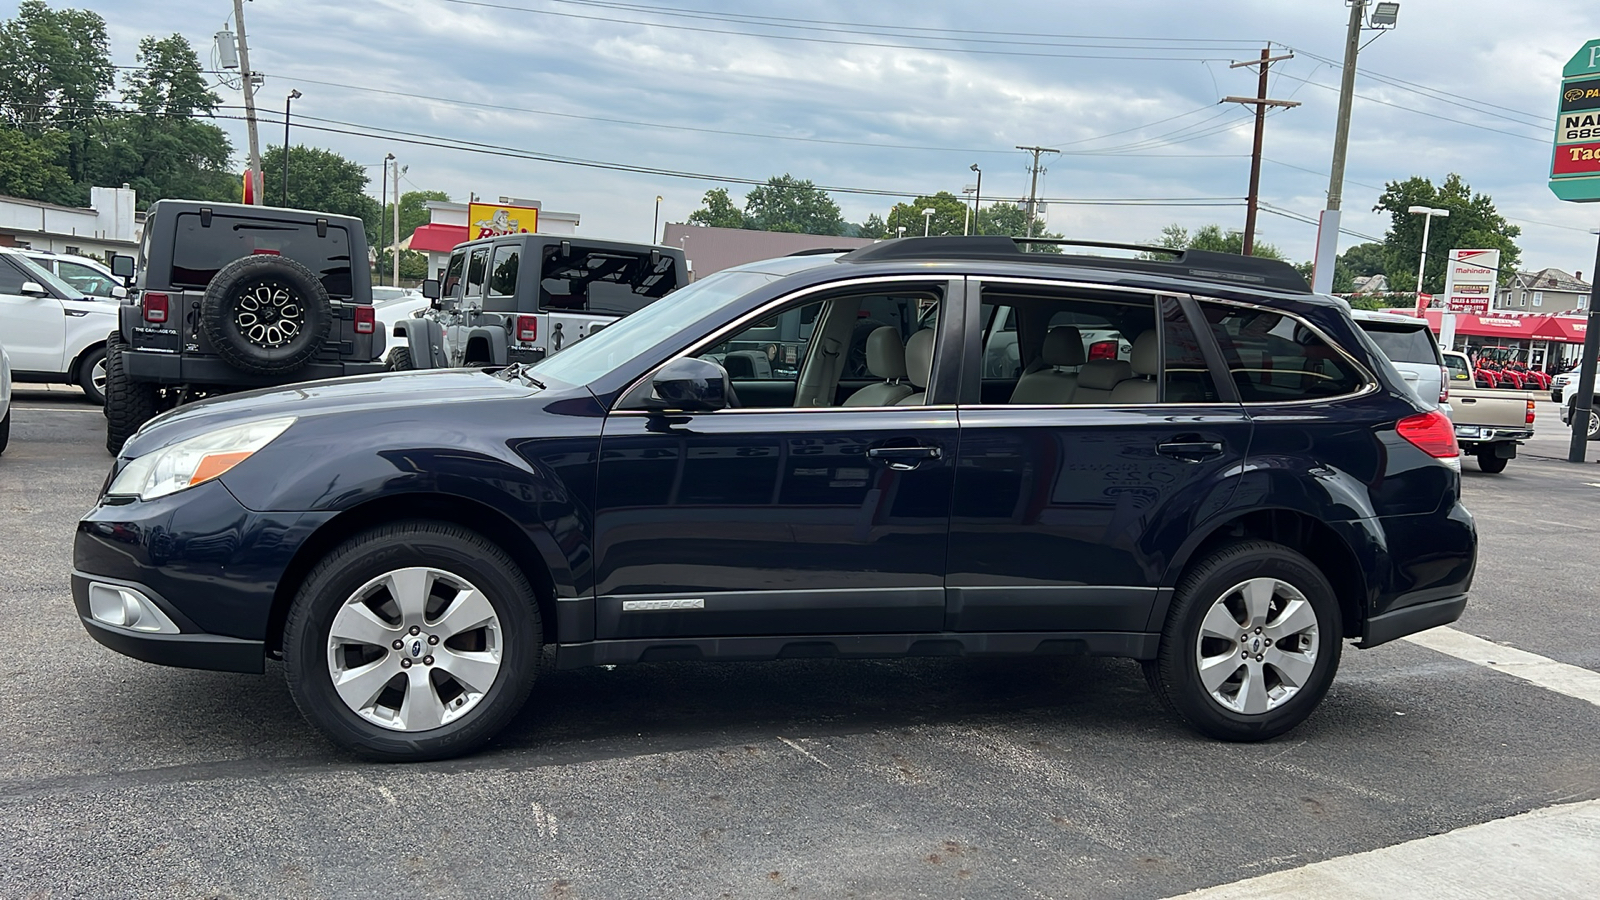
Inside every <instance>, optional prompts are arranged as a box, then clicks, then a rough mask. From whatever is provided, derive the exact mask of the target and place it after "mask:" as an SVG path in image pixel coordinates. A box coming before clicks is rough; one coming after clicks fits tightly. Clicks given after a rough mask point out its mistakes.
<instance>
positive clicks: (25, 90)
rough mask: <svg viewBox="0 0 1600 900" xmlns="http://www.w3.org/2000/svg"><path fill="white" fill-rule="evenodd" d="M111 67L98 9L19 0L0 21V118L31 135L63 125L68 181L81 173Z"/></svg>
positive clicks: (81, 177)
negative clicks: (11, 13)
mask: <svg viewBox="0 0 1600 900" xmlns="http://www.w3.org/2000/svg"><path fill="white" fill-rule="evenodd" d="M115 71H116V70H115V69H113V68H112V67H111V53H110V48H109V45H108V42H107V40H106V23H105V20H104V19H102V18H101V17H100V16H99V15H98V14H96V13H92V12H88V11H85V10H77V9H61V10H56V9H51V8H50V7H49V6H47V5H46V4H45V3H43V2H42V0H23V2H22V3H21V4H19V5H18V6H17V15H16V18H14V19H8V20H6V21H5V22H4V23H0V119H3V120H4V122H6V123H7V124H9V125H10V126H11V127H14V128H18V129H20V130H22V131H24V132H26V133H27V134H29V135H30V136H32V137H36V138H37V137H42V136H44V135H45V134H46V133H48V132H50V131H52V130H59V131H61V132H63V133H64V134H65V135H66V141H65V144H64V146H63V152H62V157H63V158H62V159H61V160H60V162H61V164H62V165H63V166H64V167H65V168H66V170H67V174H68V176H69V177H71V178H72V179H73V180H74V181H83V180H84V166H85V149H86V146H87V144H88V143H89V126H90V124H91V123H92V122H93V121H94V120H96V119H97V118H98V117H100V116H102V115H104V114H105V113H106V112H107V111H108V110H109V106H108V104H107V103H105V101H104V100H102V99H101V98H102V96H103V95H104V94H105V93H106V92H107V91H109V90H111V88H112V86H113V84H114V80H115V79H114V72H115ZM82 193H83V194H84V195H85V197H86V196H87V194H88V191H87V190H83V191H82Z"/></svg>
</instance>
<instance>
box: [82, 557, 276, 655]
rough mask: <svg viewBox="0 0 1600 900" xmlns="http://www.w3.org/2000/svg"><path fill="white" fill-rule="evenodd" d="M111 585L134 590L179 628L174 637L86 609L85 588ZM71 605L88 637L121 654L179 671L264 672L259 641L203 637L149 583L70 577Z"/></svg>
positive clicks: (86, 596)
mask: <svg viewBox="0 0 1600 900" xmlns="http://www.w3.org/2000/svg"><path fill="white" fill-rule="evenodd" d="M97 583H98V584H106V585H115V586H117V587H128V588H133V589H134V590H137V591H138V592H139V593H140V594H142V595H144V597H145V599H147V600H149V601H150V602H152V603H154V604H155V605H156V606H158V607H160V609H161V611H162V612H163V613H164V614H166V616H167V617H168V618H169V619H171V620H172V621H173V622H174V623H175V624H177V626H178V627H179V628H180V629H182V631H180V633H178V634H153V633H150V632H144V631H136V630H134V629H132V628H122V627H119V626H116V625H111V624H109V623H106V622H101V621H99V620H98V619H96V618H95V617H94V614H93V612H92V610H91V609H90V605H89V587H90V585H93V584H97ZM72 603H73V605H74V606H76V607H77V608H78V618H79V620H81V621H82V622H83V628H84V630H85V631H87V632H89V636H90V637H92V638H94V639H95V640H97V641H99V642H100V643H102V644H104V645H105V646H107V647H110V648H111V649H112V650H115V651H117V652H118V653H121V654H122V655H124V656H131V657H133V658H134V659H139V660H143V661H145V662H150V663H156V664H157V665H162V666H176V667H178V668H182V669H212V670H215V671H219V672H246V673H249V674H254V675H259V674H261V672H262V671H263V670H264V669H265V661H266V656H267V649H266V645H265V644H264V643H263V642H261V641H250V640H244V639H243V638H235V637H226V636H224V635H219V634H206V633H205V632H202V631H200V630H199V629H198V628H196V627H195V625H194V623H193V622H191V621H189V620H188V618H186V617H185V616H184V615H183V613H181V612H179V611H178V610H177V608H176V607H174V606H173V605H172V604H171V603H170V602H168V601H166V600H165V599H164V598H162V597H161V596H160V595H159V594H157V593H156V592H155V591H153V590H151V589H150V587H149V586H148V585H142V584H135V583H133V582H126V581H118V580H114V579H106V578H100V577H96V576H93V575H87V574H85V573H83V572H77V571H74V572H73V573H72Z"/></svg>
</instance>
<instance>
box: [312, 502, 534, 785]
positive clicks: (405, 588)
mask: <svg viewBox="0 0 1600 900" xmlns="http://www.w3.org/2000/svg"><path fill="white" fill-rule="evenodd" d="M542 652H543V631H542V626H541V623H540V618H539V608H538V604H537V601H536V599H535V597H534V593H533V589H532V587H531V586H530V585H529V583H528V580H527V578H526V577H525V576H524V575H523V574H522V571H521V570H520V569H519V568H518V567H517V565H516V564H515V563H514V562H513V561H512V560H511V558H510V557H509V556H507V555H506V553H505V551H504V550H502V549H501V548H500V547H499V546H497V545H496V544H494V543H493V542H491V541H489V540H488V539H486V538H484V537H483V536H482V535H480V534H477V533H476V532H473V531H469V530H467V529H465V528H461V527H459V526H456V525H450V524H446V523H442V522H429V521H413V522H403V523H399V524H396V525H389V526H384V527H382V528H376V529H372V530H370V531H366V532H363V533H361V534H359V535H357V536H355V537H353V538H351V539H350V540H348V541H346V542H345V543H344V544H342V545H341V546H339V547H338V548H337V549H335V550H334V551H333V552H332V553H330V554H328V556H327V557H326V558H324V559H323V560H322V562H321V563H319V564H318V565H317V567H316V568H315V569H314V570H312V572H311V574H310V575H309V576H307V578H306V581H305V584H304V586H303V587H302V588H301V589H300V592H299V595H298V596H297V597H296V598H295V602H294V606H293V607H292V608H291V609H290V612H289V618H288V621H287V623H286V625H285V628H284V645H283V658H284V666H285V669H286V671H287V675H288V681H289V690H290V693H291V694H293V696H294V699H295V703H296V705H298V706H299V707H300V711H301V713H302V714H304V715H305V717H306V718H307V719H309V720H310V721H311V722H312V723H313V724H315V725H316V726H317V727H318V728H320V729H321V730H322V731H323V732H324V733H325V734H326V735H327V736H328V737H329V738H330V739H332V740H333V741H334V743H336V744H338V745H339V746H341V747H343V748H345V749H347V750H350V751H352V752H355V753H357V754H360V755H362V756H366V757H370V758H374V759H381V760H390V761H396V762H400V761H415V760H426V759H442V758H446V757H451V756H457V755H460V754H463V753H467V752H470V751H472V750H473V749H475V748H477V747H478V746H480V745H482V744H483V743H484V742H485V741H487V740H489V739H490V738H492V737H493V736H494V735H495V734H496V733H497V732H499V731H500V729H501V728H503V727H504V726H505V725H506V723H508V722H510V721H511V719H512V718H513V717H514V716H515V715H516V714H517V711H518V710H519V709H521V707H522V704H523V702H524V701H525V700H526V699H527V696H528V692H529V690H530V689H531V688H532V687H533V682H534V678H535V676H536V675H537V673H538V670H539V666H540V660H541V656H542Z"/></svg>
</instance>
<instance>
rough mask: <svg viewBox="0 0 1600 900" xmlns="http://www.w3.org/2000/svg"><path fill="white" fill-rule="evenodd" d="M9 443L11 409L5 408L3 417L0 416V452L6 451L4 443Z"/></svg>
mask: <svg viewBox="0 0 1600 900" xmlns="http://www.w3.org/2000/svg"><path fill="white" fill-rule="evenodd" d="M9 443H11V409H10V408H9V407H8V408H7V409H6V414H5V418H0V453H5V452H6V445H7V444H9Z"/></svg>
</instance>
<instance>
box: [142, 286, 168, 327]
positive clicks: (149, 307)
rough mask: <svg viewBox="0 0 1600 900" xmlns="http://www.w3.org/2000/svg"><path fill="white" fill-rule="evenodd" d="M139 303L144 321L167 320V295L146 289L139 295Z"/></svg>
mask: <svg viewBox="0 0 1600 900" xmlns="http://www.w3.org/2000/svg"><path fill="white" fill-rule="evenodd" d="M139 302H140V305H141V306H142V308H143V310H144V320H145V321H146V322H165V321H166V320H167V295H166V294H160V293H151V292H149V291H146V292H145V293H144V295H143V296H142V297H140V300H139Z"/></svg>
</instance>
